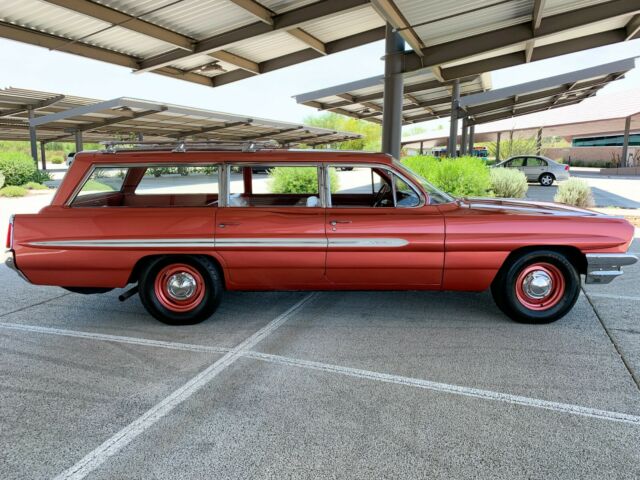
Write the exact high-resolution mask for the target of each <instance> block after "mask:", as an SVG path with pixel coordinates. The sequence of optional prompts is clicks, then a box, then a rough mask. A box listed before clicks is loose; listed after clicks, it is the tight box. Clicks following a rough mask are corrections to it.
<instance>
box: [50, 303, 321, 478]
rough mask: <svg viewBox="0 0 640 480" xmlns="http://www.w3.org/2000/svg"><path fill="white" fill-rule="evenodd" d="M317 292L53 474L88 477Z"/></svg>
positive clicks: (274, 328) (269, 332)
mask: <svg viewBox="0 0 640 480" xmlns="http://www.w3.org/2000/svg"><path fill="white" fill-rule="evenodd" d="M316 295H317V294H316V293H311V294H309V295H307V296H305V297H304V298H303V299H302V300H300V301H298V302H297V303H296V304H295V305H293V306H292V307H291V308H289V309H288V310H287V311H286V312H284V313H283V314H281V315H280V316H278V317H276V318H275V319H273V320H272V321H271V322H269V323H268V324H267V325H265V326H264V327H262V328H261V329H260V330H258V331H257V332H256V333H254V334H253V335H251V336H250V337H248V338H247V339H245V340H244V341H242V342H241V343H240V344H238V345H237V346H236V347H234V348H232V349H231V350H229V351H228V352H227V353H226V354H225V355H224V356H223V357H222V358H220V359H219V360H217V361H216V362H215V363H213V364H212V365H210V366H209V367H207V368H206V369H205V370H203V371H202V372H200V373H199V374H198V375H196V376H195V377H193V378H192V379H191V380H189V381H188V382H187V383H185V384H184V385H183V386H182V387H180V388H178V389H177V390H175V391H174V392H173V393H171V394H170V395H169V396H167V397H165V398H164V400H162V401H161V402H159V403H157V404H156V405H154V406H153V407H151V408H150V409H149V410H147V411H146V412H145V413H144V414H143V415H142V416H140V417H138V418H137V419H136V420H134V421H133V422H131V423H130V424H129V425H127V426H126V427H124V428H123V429H122V430H120V431H119V432H117V433H116V434H115V435H113V436H112V437H111V438H109V439H108V440H106V441H105V442H104V443H103V444H102V445H100V446H98V447H97V448H96V449H94V450H93V451H91V452H89V453H88V454H87V455H85V456H84V457H83V458H82V459H81V460H80V461H79V462H77V463H76V464H75V465H73V466H72V467H70V468H69V469H67V470H65V471H64V472H62V473H61V474H60V475H58V476H57V477H56V480H62V479H66V480H67V479H74V480H78V479H82V478H84V477H85V476H87V475H88V474H89V473H91V472H92V471H93V470H95V469H96V468H98V467H99V466H100V465H102V463H104V462H105V461H106V460H107V459H108V458H109V457H110V456H112V455H114V454H116V453H118V452H119V451H120V450H121V449H122V448H124V447H125V446H127V445H128V444H129V443H130V442H131V441H133V440H134V439H135V438H137V437H138V436H139V435H140V434H142V433H143V432H144V431H145V430H147V429H149V428H150V427H151V426H153V425H154V424H155V423H156V422H157V421H158V420H160V419H161V418H163V417H164V416H165V415H166V414H167V413H169V412H171V410H173V409H174V408H175V407H177V406H178V405H180V404H181V403H182V402H184V401H185V400H187V399H188V398H189V397H191V396H192V395H193V394H194V393H196V392H198V391H199V390H200V389H201V388H203V387H204V386H205V385H207V384H208V383H209V382H210V381H211V380H213V379H214V378H215V377H216V376H217V375H218V374H219V373H220V372H222V371H223V370H225V369H226V368H227V367H229V366H230V365H231V364H233V363H234V362H235V361H236V360H238V359H239V358H242V354H243V353H245V352H247V351H249V350H250V349H251V348H253V347H254V346H255V345H256V344H258V343H259V342H260V341H261V340H263V339H264V338H266V337H267V336H268V335H270V334H271V333H273V332H274V331H275V330H276V329H277V328H278V327H280V326H281V325H282V324H283V323H284V322H286V321H287V320H288V319H289V318H290V317H291V315H292V314H293V313H295V312H296V311H297V310H299V309H300V308H301V307H302V306H303V305H305V304H306V303H308V302H309V301H310V300H311V299H313V298H314V297H315V296H316Z"/></svg>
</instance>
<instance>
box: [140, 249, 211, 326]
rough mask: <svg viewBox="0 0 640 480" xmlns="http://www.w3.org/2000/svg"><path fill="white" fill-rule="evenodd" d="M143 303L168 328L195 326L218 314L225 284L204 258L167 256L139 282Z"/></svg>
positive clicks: (151, 263) (159, 259) (151, 265)
mask: <svg viewBox="0 0 640 480" xmlns="http://www.w3.org/2000/svg"><path fill="white" fill-rule="evenodd" d="M138 284H139V289H140V300H141V301H142V304H143V305H144V307H145V308H146V309H147V311H148V312H149V313H150V314H151V315H153V316H154V317H155V318H156V319H158V320H160V321H161V322H163V323H167V324H169V325H193V324H195V323H200V322H202V321H203V320H206V319H207V318H209V317H210V316H211V315H213V313H214V312H215V310H216V308H217V307H218V304H219V303H220V297H221V294H222V280H221V277H220V273H219V272H218V269H217V268H216V266H215V264H214V263H213V261H211V260H210V259H209V258H207V257H204V256H167V257H161V258H157V259H155V260H153V261H151V262H150V263H149V264H148V265H147V266H146V267H145V268H144V270H143V271H142V273H141V275H140V279H139V282H138Z"/></svg>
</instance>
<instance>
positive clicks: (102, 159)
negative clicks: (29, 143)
mask: <svg viewBox="0 0 640 480" xmlns="http://www.w3.org/2000/svg"><path fill="white" fill-rule="evenodd" d="M75 161H77V162H80V161H85V162H87V161H88V162H89V163H92V164H114V163H115V164H122V163H126V164H136V163H140V164H148V163H150V162H154V163H156V162H157V163H165V162H166V163H194V162H195V163H205V162H216V163H218V162H243V163H245V162H246V163H256V164H260V163H264V164H269V163H274V162H277V163H289V162H290V163H384V164H391V163H392V162H393V157H391V156H390V155H387V154H385V153H379V152H360V151H349V150H286V149H269V150H267V149H265V150H259V151H255V152H242V151H228V150H214V149H211V150H197V151H195V150H194V151H186V152H176V151H170V150H123V151H116V152H108V151H106V150H100V151H86V152H80V153H77V154H76V158H75Z"/></svg>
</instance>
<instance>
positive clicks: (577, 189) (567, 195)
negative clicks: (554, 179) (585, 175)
mask: <svg viewBox="0 0 640 480" xmlns="http://www.w3.org/2000/svg"><path fill="white" fill-rule="evenodd" d="M553 201H554V202H558V203H565V204H567V205H573V206H575V207H593V205H594V203H593V194H592V193H591V187H589V184H588V183H587V182H585V181H584V180H581V179H579V178H571V179H569V180H567V181H566V182H564V183H561V184H560V185H559V186H558V192H557V193H556V196H555V197H553Z"/></svg>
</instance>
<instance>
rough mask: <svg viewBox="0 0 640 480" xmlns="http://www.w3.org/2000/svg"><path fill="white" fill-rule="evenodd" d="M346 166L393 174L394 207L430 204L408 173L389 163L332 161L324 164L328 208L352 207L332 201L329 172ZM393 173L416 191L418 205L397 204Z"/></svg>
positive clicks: (404, 207) (407, 207) (418, 206)
mask: <svg viewBox="0 0 640 480" xmlns="http://www.w3.org/2000/svg"><path fill="white" fill-rule="evenodd" d="M344 167H353V168H370V169H371V171H372V172H373V169H379V170H385V171H387V172H389V173H390V174H391V175H392V176H391V190H392V192H393V208H402V209H410V208H421V207H424V206H425V205H428V203H427V201H426V198H425V196H424V193H423V192H422V190H420V189H419V188H418V187H417V186H416V185H415V183H414V182H413V181H412V180H411V179H410V178H407V176H406V175H403V174H402V173H401V172H399V171H397V170H395V169H394V168H393V167H391V166H389V165H385V164H383V163H332V162H327V163H326V164H325V165H324V170H325V182H326V184H327V186H326V192H325V195H326V197H327V208H336V209H337V208H350V207H334V206H333V205H332V203H331V175H330V173H329V172H330V169H331V168H344ZM393 175H395V176H397V177H398V178H400V179H402V180H403V181H404V182H405V183H406V184H407V185H408V186H409V188H410V189H411V190H413V191H414V193H415V194H416V195H417V196H418V199H419V200H420V201H419V202H418V205H414V206H398V205H397V199H396V186H395V183H396V182H394V180H393ZM372 184H373V182H372ZM355 208H375V207H355Z"/></svg>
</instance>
